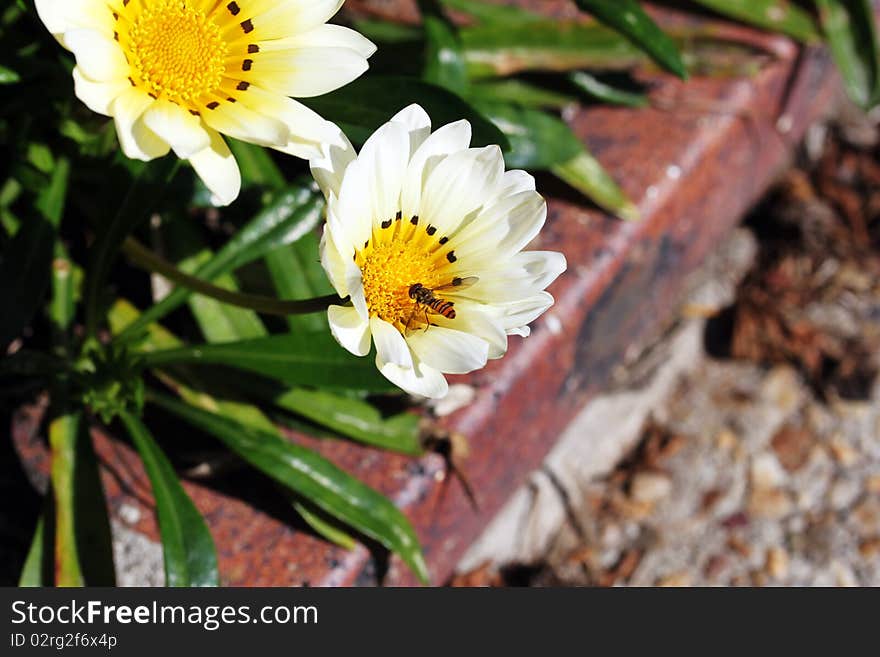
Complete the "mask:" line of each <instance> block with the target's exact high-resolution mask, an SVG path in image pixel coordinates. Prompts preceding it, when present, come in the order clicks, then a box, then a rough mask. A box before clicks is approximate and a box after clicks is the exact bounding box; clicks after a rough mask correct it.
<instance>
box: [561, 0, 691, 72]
mask: <svg viewBox="0 0 880 657" xmlns="http://www.w3.org/2000/svg"><path fill="white" fill-rule="evenodd" d="M575 3H576V4H577V5H578V7H580V8H581V9H583V10H584V11H587V12H589V13H591V14H592V15H593V16H595V17H596V18H597V19H598V20H599V21H601V22H602V23H605V24H606V25H608V26H610V27H612V28H614V29H615V30H617V31H618V32H620V33H621V34H623V35H624V36H626V37H627V38H629V39H630V40H631V41H632V42H633V43H634V44H636V45H637V46H638V47H639V48H641V49H642V50H644V51H645V52H646V53H648V54H649V55H650V56H651V58H652V59H653V60H654V61H655V62H657V63H658V64H659V65H660V66H662V67H663V68H665V69H666V70H667V71H669V72H670V73H674V74H675V75H677V76H678V77H680V78H682V79H686V78H687V70H686V69H685V66H684V62H683V61H682V59H681V54H680V53H679V52H678V48H676V46H675V43H674V42H673V40H672V39H670V38H669V37H668V36H667V35H666V34H665V33H664V32H663V30H661V29H660V28H659V27H658V26H657V24H656V23H655V22H654V21H653V20H651V18H650V17H649V16H648V14H646V13H645V10H644V9H642V8H641V6H640V5H639V3H638V2H636V0H575Z"/></svg>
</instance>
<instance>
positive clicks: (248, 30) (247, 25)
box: [241, 18, 254, 34]
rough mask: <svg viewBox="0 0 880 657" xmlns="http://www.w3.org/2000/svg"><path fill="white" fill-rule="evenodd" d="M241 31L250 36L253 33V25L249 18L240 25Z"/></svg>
mask: <svg viewBox="0 0 880 657" xmlns="http://www.w3.org/2000/svg"><path fill="white" fill-rule="evenodd" d="M241 29H243V30H244V33H245V34H250V33H251V32H253V31H254V24H253V22H252V21H251V19H250V18H248V19H247V20H246V21H244V22H243V23H242V24H241Z"/></svg>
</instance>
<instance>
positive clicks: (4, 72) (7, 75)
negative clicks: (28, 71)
mask: <svg viewBox="0 0 880 657" xmlns="http://www.w3.org/2000/svg"><path fill="white" fill-rule="evenodd" d="M19 81H21V76H20V75H19V74H18V73H16V72H15V71H13V70H12V69H11V68H7V67H6V66H0V84H15V83H16V82H19Z"/></svg>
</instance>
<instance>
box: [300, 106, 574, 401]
mask: <svg viewBox="0 0 880 657" xmlns="http://www.w3.org/2000/svg"><path fill="white" fill-rule="evenodd" d="M470 140H471V126H470V124H469V123H468V122H467V121H458V122H456V123H451V124H449V125H445V126H443V127H441V128H439V129H438V130H436V131H434V132H433V133H432V132H431V122H430V119H429V117H428V115H427V114H426V113H425V111H424V110H423V109H422V108H421V107H419V106H418V105H411V106H409V107H407V108H406V109H404V110H402V111H401V112H400V113H398V114H397V115H396V116H394V117H393V118H392V119H391V120H390V121H389V122H388V123H386V124H385V125H383V126H382V127H380V128H379V129H378V130H377V131H376V132H375V133H374V134H373V135H372V136H371V137H370V138H369V139H368V140H367V142H366V143H365V144H364V146H363V148H362V149H361V150H360V153H356V152H355V150H354V148H353V147H352V146H351V145H350V144H348V143H346V144H345V145H343V146H338V145H329V144H328V145H325V146H324V148H323V154H322V156H321V157H320V158H316V159H314V160H312V161H311V168H312V174H313V175H314V177H315V179H316V180H317V181H318V184H319V185H320V186H321V188H322V190H323V192H324V195H325V196H326V197H327V224H326V226H325V228H324V235H323V239H322V241H321V262H322V264H323V266H324V268H325V270H326V271H327V274H328V276H329V278H330V280H331V282H332V284H333V286H334V287H335V288H336V291H337V292H338V293H339V295H340V296H341V297H350V299H351V304H350V305H346V306H338V305H337V306H331V307H330V308H329V310H328V316H329V320H330V327H331V330H332V332H333V335H334V336H335V337H336V339H337V340H338V341H339V343H340V344H341V345H342V346H343V347H345V348H346V349H348V350H349V351H350V352H352V353H354V354H356V355H359V356H364V355H366V354H367V353H368V352H369V351H370V345H371V343H373V344H375V347H376V366H377V367H378V368H379V370H380V371H381V372H382V374H384V375H385V376H386V377H387V378H388V379H389V380H390V381H392V382H393V383H394V384H396V385H397V386H399V387H400V388H403V389H404V390H406V391H408V392H411V393H413V394H417V395H422V396H425V397H434V398H437V397H442V396H444V395H445V394H446V392H447V389H448V387H447V383H446V379H445V377H444V376H443V374H444V373H448V374H463V373H466V372H470V371H473V370H476V369H479V368H481V367H483V366H485V364H486V362H487V360H488V359H490V358H500V357H501V356H503V355H504V353H505V352H506V351H507V339H508V336H509V335H521V336H527V335H528V333H529V329H528V324H529V322H531V321H533V320H534V319H535V318H537V317H538V316H540V315H541V314H542V313H543V312H544V311H545V310H547V309H548V308H549V307H550V306H551V305H552V304H553V297H552V296H550V294H548V293H547V292H545V291H544V289H545V288H546V287H547V286H548V285H549V284H550V283H551V282H553V280H555V279H556V277H557V276H559V274H561V273H562V272H563V271H564V270H565V258H564V257H563V255H562V254H561V253H556V252H551V251H522V249H523V247H525V246H526V245H527V244H528V243H529V242H530V241H531V240H532V239H533V238H534V237H535V236H536V235H537V234H538V232H539V231H540V229H541V227H542V226H543V225H544V221H545V219H546V216H547V206H546V203H545V202H544V199H543V198H542V197H541V196H540V195H539V194H538V193H537V192H536V191H535V181H534V178H532V176H530V175H529V174H527V173H525V172H524V171H518V170H514V171H507V172H505V170H504V160H503V158H502V155H501V150H500V149H499V148H498V147H497V146H487V147H484V148H470V147H469V146H470Z"/></svg>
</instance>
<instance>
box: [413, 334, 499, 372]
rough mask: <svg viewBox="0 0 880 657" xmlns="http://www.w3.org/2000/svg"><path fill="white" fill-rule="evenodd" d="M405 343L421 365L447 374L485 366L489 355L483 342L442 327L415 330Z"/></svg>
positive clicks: (486, 345) (487, 347) (470, 370)
mask: <svg viewBox="0 0 880 657" xmlns="http://www.w3.org/2000/svg"><path fill="white" fill-rule="evenodd" d="M407 342H408V343H409V346H410V347H411V348H412V350H413V352H415V354H416V355H417V356H418V357H419V359H421V361H422V362H423V363H425V364H426V365H428V366H429V367H433V368H434V369H436V370H439V371H441V372H446V373H448V374H467V373H468V372H473V371H474V370H478V369H480V368H481V367H485V365H486V359H487V358H488V356H489V343H488V342H486V341H485V340H483V339H481V338H479V337H477V336H475V335H471V334H470V333H465V332H463V331H457V330H455V329H450V328H445V327H443V326H431V327H429V328H428V330H427V331H416V332H414V333H413V334H412V335H410V336H409V337H408V338H407Z"/></svg>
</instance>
